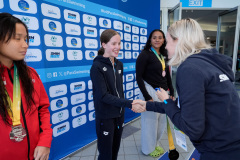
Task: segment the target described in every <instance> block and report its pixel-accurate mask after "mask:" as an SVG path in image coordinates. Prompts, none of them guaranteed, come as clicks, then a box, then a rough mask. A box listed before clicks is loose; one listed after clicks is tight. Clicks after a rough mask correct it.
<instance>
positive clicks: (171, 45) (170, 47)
mask: <svg viewBox="0 0 240 160" xmlns="http://www.w3.org/2000/svg"><path fill="white" fill-rule="evenodd" d="M166 40H167V45H166V47H165V48H166V49H167V51H168V58H169V59H171V58H172V57H173V56H174V54H175V50H176V46H177V42H178V40H177V39H176V40H174V39H173V38H172V37H171V36H170V34H169V33H167V36H166Z"/></svg>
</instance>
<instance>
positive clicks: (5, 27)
mask: <svg viewBox="0 0 240 160" xmlns="http://www.w3.org/2000/svg"><path fill="white" fill-rule="evenodd" d="M17 23H19V24H22V25H23V26H24V27H25V28H26V31H27V42H28V39H29V37H28V29H27V26H26V25H25V24H24V23H23V22H22V21H21V20H20V19H18V18H16V17H14V16H12V15H11V14H9V13H0V44H4V43H8V42H9V41H10V40H11V39H12V38H14V36H15V32H16V24H17ZM14 63H15V64H16V66H17V68H18V74H19V77H20V80H21V85H22V89H23V91H24V93H25V97H22V98H25V99H26V102H27V105H28V109H31V108H30V106H31V105H32V104H34V103H33V102H34V101H33V96H32V94H33V91H34V88H33V83H32V79H31V76H30V71H29V68H28V67H27V65H26V63H25V61H24V60H20V61H14ZM3 69H4V68H3V67H2V64H1V62H0V116H1V117H2V119H3V121H4V122H5V123H6V124H8V125H10V123H9V120H8V118H9V117H8V111H11V110H10V104H9V103H8V95H7V91H6V88H5V85H4V83H3V79H2V77H3Z"/></svg>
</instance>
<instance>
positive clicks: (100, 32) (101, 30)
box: [99, 29, 106, 46]
mask: <svg viewBox="0 0 240 160" xmlns="http://www.w3.org/2000/svg"><path fill="white" fill-rule="evenodd" d="M105 30H106V29H100V30H99V36H101V34H102V32H103V31H105ZM100 46H101V45H100Z"/></svg>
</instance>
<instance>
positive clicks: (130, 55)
mask: <svg viewBox="0 0 240 160" xmlns="http://www.w3.org/2000/svg"><path fill="white" fill-rule="evenodd" d="M131 58H132V53H131V52H128V51H127V52H125V59H131Z"/></svg>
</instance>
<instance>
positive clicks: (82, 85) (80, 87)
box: [70, 81, 86, 93]
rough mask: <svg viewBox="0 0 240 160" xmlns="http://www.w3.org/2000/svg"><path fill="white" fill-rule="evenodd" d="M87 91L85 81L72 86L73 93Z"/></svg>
mask: <svg viewBox="0 0 240 160" xmlns="http://www.w3.org/2000/svg"><path fill="white" fill-rule="evenodd" d="M85 89H86V84H85V82H84V81H80V82H74V83H71V84H70V91H71V93H76V92H81V91H84V90H85Z"/></svg>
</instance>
